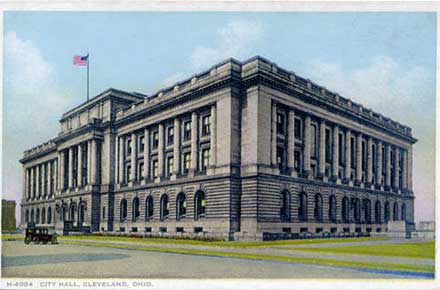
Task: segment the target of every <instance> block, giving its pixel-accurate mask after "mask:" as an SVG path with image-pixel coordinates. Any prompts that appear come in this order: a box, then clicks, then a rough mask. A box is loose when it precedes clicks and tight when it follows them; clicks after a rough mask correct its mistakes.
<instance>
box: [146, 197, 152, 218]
mask: <svg viewBox="0 0 440 290" xmlns="http://www.w3.org/2000/svg"><path fill="white" fill-rule="evenodd" d="M153 214H154V204H153V197H152V196H151V195H149V196H148V197H147V200H146V201H145V220H146V221H150V220H152V219H153Z"/></svg>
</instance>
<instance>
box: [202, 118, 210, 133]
mask: <svg viewBox="0 0 440 290" xmlns="http://www.w3.org/2000/svg"><path fill="white" fill-rule="evenodd" d="M209 134H211V115H206V116H203V118H202V135H203V136H206V135H209Z"/></svg>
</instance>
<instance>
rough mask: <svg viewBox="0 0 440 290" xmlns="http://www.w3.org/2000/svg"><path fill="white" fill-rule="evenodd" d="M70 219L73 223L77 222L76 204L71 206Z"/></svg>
mask: <svg viewBox="0 0 440 290" xmlns="http://www.w3.org/2000/svg"><path fill="white" fill-rule="evenodd" d="M69 218H70V221H71V222H75V204H74V203H71V204H70V210H69Z"/></svg>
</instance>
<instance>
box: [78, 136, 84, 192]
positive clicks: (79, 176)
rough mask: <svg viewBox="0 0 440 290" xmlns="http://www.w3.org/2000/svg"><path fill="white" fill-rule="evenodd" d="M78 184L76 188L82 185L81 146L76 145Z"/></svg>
mask: <svg viewBox="0 0 440 290" xmlns="http://www.w3.org/2000/svg"><path fill="white" fill-rule="evenodd" d="M77 171H78V177H77V179H78V182H77V185H78V186H77V187H78V188H79V187H81V186H82V185H83V184H82V146H81V144H78V170H77Z"/></svg>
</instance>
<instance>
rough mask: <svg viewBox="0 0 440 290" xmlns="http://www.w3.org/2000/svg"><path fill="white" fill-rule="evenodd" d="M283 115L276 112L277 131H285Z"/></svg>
mask: <svg viewBox="0 0 440 290" xmlns="http://www.w3.org/2000/svg"><path fill="white" fill-rule="evenodd" d="M285 127H286V122H285V116H284V114H283V113H277V133H278V134H284V133H285Z"/></svg>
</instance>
